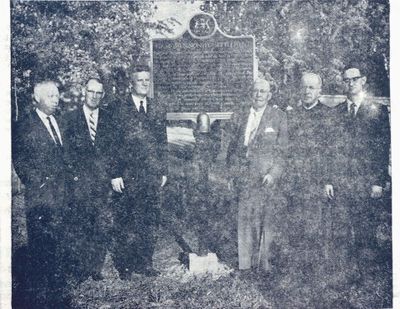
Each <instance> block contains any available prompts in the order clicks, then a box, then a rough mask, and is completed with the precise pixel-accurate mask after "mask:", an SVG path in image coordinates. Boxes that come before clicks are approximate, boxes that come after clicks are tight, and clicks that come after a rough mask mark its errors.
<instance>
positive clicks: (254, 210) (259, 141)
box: [227, 79, 288, 271]
mask: <svg viewBox="0 0 400 309" xmlns="http://www.w3.org/2000/svg"><path fill="white" fill-rule="evenodd" d="M271 96H272V95H271V92H270V84H269V82H268V81H266V80H264V79H258V80H256V81H255V83H254V89H253V102H252V104H251V106H247V107H246V108H245V109H244V111H243V112H242V113H240V114H238V115H237V117H236V119H234V120H233V135H232V141H231V142H230V145H229V148H228V157H227V159H228V165H230V167H231V170H232V172H233V176H234V179H235V183H236V184H237V186H238V190H239V192H238V196H239V212H238V254H239V269H240V270H251V269H259V268H262V269H263V270H266V271H268V270H270V263H269V258H270V245H271V243H272V241H273V239H274V234H275V232H276V226H275V223H276V222H277V217H279V212H280V208H281V207H282V205H283V204H284V201H283V198H282V192H281V186H280V177H281V175H282V171H283V168H284V165H285V161H286V152H287V143H288V136H287V121H286V115H285V114H284V113H283V112H282V111H281V110H279V109H278V108H274V107H272V106H271V105H270V104H268V102H269V101H270V99H271Z"/></svg>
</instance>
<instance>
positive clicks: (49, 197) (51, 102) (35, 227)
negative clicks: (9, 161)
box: [12, 81, 67, 308]
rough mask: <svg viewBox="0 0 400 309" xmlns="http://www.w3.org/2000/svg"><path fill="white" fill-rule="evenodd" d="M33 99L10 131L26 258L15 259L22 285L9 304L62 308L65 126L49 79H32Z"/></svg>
mask: <svg viewBox="0 0 400 309" xmlns="http://www.w3.org/2000/svg"><path fill="white" fill-rule="evenodd" d="M34 101H35V103H36V108H35V109H34V110H32V111H31V112H29V113H28V114H27V115H26V116H25V117H24V118H22V119H21V120H20V121H18V122H17V124H16V126H15V128H14V130H13V136H12V137H13V143H12V155H13V163H14V167H15V170H16V172H17V174H18V176H19V177H20V179H21V181H22V183H23V184H24V185H25V207H26V224H27V234H28V250H27V251H28V252H27V260H26V263H25V264H24V265H19V266H20V267H22V268H24V269H23V272H24V273H25V276H24V278H23V281H22V282H20V284H19V287H20V289H21V291H17V290H15V291H14V293H13V307H16V308H25V307H24V306H27V307H26V308H64V306H67V304H66V303H65V301H66V299H63V296H62V295H63V293H64V292H65V291H64V288H65V286H66V281H65V276H64V266H65V265H63V263H62V262H63V248H62V247H61V246H62V245H63V243H64V242H63V228H64V222H63V212H64V207H65V204H64V195H65V194H64V184H65V165H64V149H63V148H64V134H63V127H62V123H61V117H59V116H57V115H56V114H55V113H56V110H57V107H58V102H59V92H58V88H57V85H56V84H55V83H54V82H52V81H44V82H40V83H38V84H36V85H35V87H34ZM13 266H14V265H13ZM15 266H18V265H15ZM14 275H15V274H14ZM24 299H25V300H26V303H25V304H23V300H24Z"/></svg>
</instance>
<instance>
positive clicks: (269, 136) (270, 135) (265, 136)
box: [260, 132, 278, 145]
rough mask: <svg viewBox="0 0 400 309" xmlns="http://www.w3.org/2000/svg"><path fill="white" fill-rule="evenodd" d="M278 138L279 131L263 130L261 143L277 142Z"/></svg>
mask: <svg viewBox="0 0 400 309" xmlns="http://www.w3.org/2000/svg"><path fill="white" fill-rule="evenodd" d="M277 138H278V133H277V132H263V133H262V135H261V136H260V144H261V145H268V144H275V142H276V139H277Z"/></svg>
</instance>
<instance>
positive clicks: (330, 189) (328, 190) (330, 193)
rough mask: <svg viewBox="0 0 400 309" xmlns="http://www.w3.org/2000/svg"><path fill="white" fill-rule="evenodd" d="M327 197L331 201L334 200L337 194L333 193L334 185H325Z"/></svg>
mask: <svg viewBox="0 0 400 309" xmlns="http://www.w3.org/2000/svg"><path fill="white" fill-rule="evenodd" d="M325 195H326V196H327V197H328V198H329V199H330V200H331V199H333V198H334V196H335V194H334V192H333V186H332V185H329V184H328V185H325Z"/></svg>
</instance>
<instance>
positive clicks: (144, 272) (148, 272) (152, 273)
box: [136, 267, 160, 277]
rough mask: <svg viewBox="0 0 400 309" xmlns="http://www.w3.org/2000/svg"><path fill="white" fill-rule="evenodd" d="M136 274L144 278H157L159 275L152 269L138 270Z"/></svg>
mask: <svg viewBox="0 0 400 309" xmlns="http://www.w3.org/2000/svg"><path fill="white" fill-rule="evenodd" d="M136 273H138V274H141V275H144V276H146V277H157V276H158V275H160V272H159V271H158V270H156V269H154V268H153V267H146V268H143V269H140V270H137V271H136Z"/></svg>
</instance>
